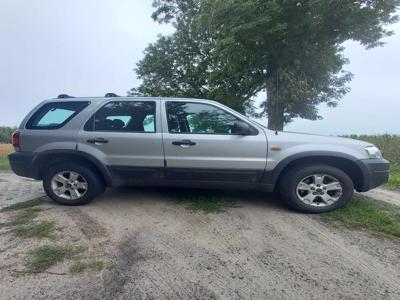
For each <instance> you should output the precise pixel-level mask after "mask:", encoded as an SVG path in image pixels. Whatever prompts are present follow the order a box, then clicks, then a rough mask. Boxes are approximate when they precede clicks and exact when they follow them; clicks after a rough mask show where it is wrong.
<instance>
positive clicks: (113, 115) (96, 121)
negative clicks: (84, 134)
mask: <svg viewBox="0 0 400 300" xmlns="http://www.w3.org/2000/svg"><path fill="white" fill-rule="evenodd" d="M155 113H156V105H155V102H154V101H113V102H110V103H107V104H106V105H104V106H103V107H102V108H100V109H99V110H98V111H97V112H96V113H95V114H94V116H93V117H92V118H90V119H89V121H88V122H87V123H86V125H85V130H88V131H122V132H124V131H126V132H155V131H156V126H155Z"/></svg>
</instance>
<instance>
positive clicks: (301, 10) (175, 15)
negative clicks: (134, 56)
mask: <svg viewBox="0 0 400 300" xmlns="http://www.w3.org/2000/svg"><path fill="white" fill-rule="evenodd" d="M153 5H154V6H155V9H156V10H155V12H154V14H153V18H154V19H155V20H156V21H159V22H171V23H172V24H173V25H174V26H175V28H176V31H175V33H174V34H173V35H171V36H169V37H162V36H161V37H159V39H158V41H157V42H156V43H155V44H152V45H150V46H149V47H148V48H147V49H146V52H145V57H144V58H143V60H141V61H140V62H139V63H138V68H137V73H138V75H139V78H141V79H143V83H142V84H141V86H140V87H139V88H138V89H137V91H139V92H142V93H145V94H147V93H148V94H154V92H158V93H160V94H162V95H179V96H191V97H206V98H213V99H216V100H218V101H221V102H223V103H225V104H227V105H229V106H231V107H233V108H235V109H238V106H240V107H241V109H240V110H242V111H243V110H246V108H248V107H250V106H251V105H252V102H251V99H252V98H253V97H254V96H255V95H256V94H257V93H259V92H260V91H262V90H264V91H266V101H265V102H264V103H263V104H262V107H263V112H262V114H265V115H267V117H268V127H269V128H270V129H278V130H282V129H283V126H284V124H286V123H288V122H290V121H291V120H292V119H293V118H295V117H301V118H306V119H311V120H315V119H319V118H321V116H319V114H318V105H319V104H320V103H327V105H329V106H336V105H337V104H338V101H339V100H340V99H341V98H342V97H343V96H344V95H345V94H346V93H347V92H348V91H349V88H348V86H347V83H348V82H349V81H350V80H351V78H352V74H351V73H349V72H346V71H344V70H343V67H344V65H345V64H346V63H347V62H348V59H347V58H346V57H344V55H343V50H344V48H343V43H344V42H345V41H348V40H353V41H358V42H359V43H361V44H362V45H364V46H365V47H366V48H367V49H369V48H373V47H376V46H380V45H382V42H381V39H382V37H385V36H388V35H391V34H392V32H390V31H388V30H387V29H386V28H385V25H387V24H391V23H393V22H395V21H397V17H396V16H394V13H395V12H396V9H397V8H398V7H399V5H400V0H353V1H349V0H298V1H294V0H264V1H263V0H190V1H184V0H156V1H154V2H153Z"/></svg>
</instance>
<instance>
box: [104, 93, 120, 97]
mask: <svg viewBox="0 0 400 300" xmlns="http://www.w3.org/2000/svg"><path fill="white" fill-rule="evenodd" d="M104 97H107V98H108V97H119V96H118V95H117V94H115V93H107V94H105V96H104Z"/></svg>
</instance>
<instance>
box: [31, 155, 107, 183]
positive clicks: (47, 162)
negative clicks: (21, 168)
mask: <svg viewBox="0 0 400 300" xmlns="http://www.w3.org/2000/svg"><path fill="white" fill-rule="evenodd" d="M64 162H80V163H82V164H86V165H87V166H89V167H90V168H91V169H92V170H93V171H95V172H96V173H97V174H98V175H99V177H100V178H101V180H102V181H103V183H104V184H105V185H107V186H113V180H112V177H111V174H110V172H109V170H108V169H107V167H106V166H104V165H103V164H102V163H101V162H100V161H98V160H97V159H96V158H95V157H93V156H91V155H89V154H87V153H84V152H80V151H76V150H49V151H45V152H43V153H40V154H39V155H38V156H37V157H36V158H35V159H34V161H33V165H34V169H35V170H36V176H35V177H36V178H37V179H43V175H44V173H45V171H46V170H47V169H48V168H49V167H51V166H52V165H54V164H58V163H64Z"/></svg>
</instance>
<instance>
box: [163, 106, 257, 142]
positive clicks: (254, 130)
mask: <svg viewBox="0 0 400 300" xmlns="http://www.w3.org/2000/svg"><path fill="white" fill-rule="evenodd" d="M174 102H178V103H182V102H184V103H193V104H203V105H210V106H213V107H216V108H218V109H220V110H222V111H224V112H225V113H228V114H230V115H232V116H234V117H235V118H237V119H239V120H241V121H242V122H245V123H246V124H247V125H249V126H250V128H252V131H253V132H254V133H252V134H248V135H245V136H257V135H259V134H260V131H259V130H258V129H257V128H256V127H254V126H253V125H252V124H249V122H247V121H246V120H243V118H240V117H238V116H236V115H235V114H233V113H231V112H229V111H227V110H225V109H223V108H222V107H219V106H218V105H215V104H213V103H208V102H206V103H203V102H197V101H181V100H178V101H170V100H166V101H165V102H164V106H165V117H166V123H167V124H166V125H167V130H168V133H169V134H196V135H200V134H206V135H224V136H243V135H241V134H237V133H203V132H202V133H197V132H171V131H170V130H169V124H168V107H167V104H168V103H174Z"/></svg>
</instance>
